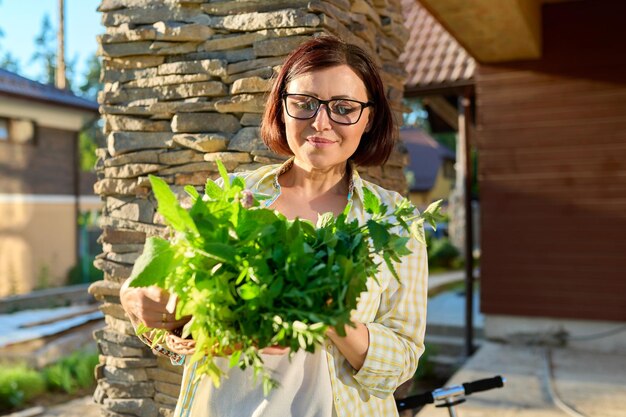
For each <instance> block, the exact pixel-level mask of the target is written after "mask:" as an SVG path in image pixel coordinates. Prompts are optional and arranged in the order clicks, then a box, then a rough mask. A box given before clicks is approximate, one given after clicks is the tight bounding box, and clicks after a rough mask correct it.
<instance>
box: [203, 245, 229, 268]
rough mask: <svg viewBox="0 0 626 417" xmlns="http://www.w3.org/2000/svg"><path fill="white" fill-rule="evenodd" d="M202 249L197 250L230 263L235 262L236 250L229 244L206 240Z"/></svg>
mask: <svg viewBox="0 0 626 417" xmlns="http://www.w3.org/2000/svg"><path fill="white" fill-rule="evenodd" d="M203 249H204V250H199V252H200V253H202V254H203V255H205V256H208V257H209V258H213V259H215V260H218V261H220V262H226V263H230V264H235V263H237V257H236V256H237V251H236V250H235V248H234V247H232V246H230V245H226V244H224V243H218V242H208V243H205V244H204V247H203Z"/></svg>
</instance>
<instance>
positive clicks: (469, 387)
mask: <svg viewBox="0 0 626 417" xmlns="http://www.w3.org/2000/svg"><path fill="white" fill-rule="evenodd" d="M503 386H504V378H502V377H501V376H500V375H498V376H494V377H493V378H485V379H479V380H478V381H472V382H466V383H465V384H463V388H465V395H470V394H472V393H474V392H480V391H487V390H490V389H493V388H502V387H503Z"/></svg>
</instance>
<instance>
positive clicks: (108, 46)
mask: <svg viewBox="0 0 626 417" xmlns="http://www.w3.org/2000/svg"><path fill="white" fill-rule="evenodd" d="M151 45H152V41H141V42H121V43H102V44H100V47H99V48H98V55H103V56H106V57H109V58H120V57H126V56H134V55H151V54H152V53H153V51H152V50H151V49H150V46H151Z"/></svg>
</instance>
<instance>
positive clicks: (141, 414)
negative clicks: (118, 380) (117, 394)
mask: <svg viewBox="0 0 626 417" xmlns="http://www.w3.org/2000/svg"><path fill="white" fill-rule="evenodd" d="M103 405H104V407H106V408H107V409H109V410H111V411H113V412H116V413H123V414H132V415H135V416H138V417H157V416H158V415H159V412H158V408H157V406H156V404H155V403H154V401H153V400H151V399H148V398H139V399H134V398H133V399H112V398H107V399H105V400H104V404H103Z"/></svg>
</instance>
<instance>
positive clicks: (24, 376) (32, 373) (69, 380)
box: [0, 351, 98, 414]
mask: <svg viewBox="0 0 626 417" xmlns="http://www.w3.org/2000/svg"><path fill="white" fill-rule="evenodd" d="M97 364H98V355H97V354H95V353H91V352H84V351H78V352H75V353H73V354H71V355H70V356H67V357H65V358H63V359H61V360H60V361H58V362H56V363H54V364H52V365H49V366H47V367H45V368H44V369H42V370H35V369H32V368H30V367H28V366H27V365H25V364H16V365H3V366H2V367H1V368H0V414H4V413H7V412H12V411H14V410H16V409H20V408H23V407H25V406H29V405H33V404H36V403H37V402H38V399H40V398H43V399H44V401H45V402H50V397H51V396H58V395H59V394H64V395H62V397H65V396H66V395H65V394H68V395H70V396H71V395H75V394H77V393H81V392H84V390H85V389H87V388H91V387H93V386H94V384H95V377H94V373H93V370H94V368H95V366H96V365H97Z"/></svg>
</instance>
